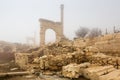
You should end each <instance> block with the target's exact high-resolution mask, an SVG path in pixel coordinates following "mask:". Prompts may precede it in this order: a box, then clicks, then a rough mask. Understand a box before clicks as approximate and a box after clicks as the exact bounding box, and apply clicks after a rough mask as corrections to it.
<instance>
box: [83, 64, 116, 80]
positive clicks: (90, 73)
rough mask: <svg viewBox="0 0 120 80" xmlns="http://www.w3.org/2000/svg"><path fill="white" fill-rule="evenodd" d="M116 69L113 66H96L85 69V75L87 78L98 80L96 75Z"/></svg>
mask: <svg viewBox="0 0 120 80" xmlns="http://www.w3.org/2000/svg"><path fill="white" fill-rule="evenodd" d="M113 70H115V68H113V66H95V67H90V68H87V69H85V70H84V71H83V76H84V77H85V78H87V79H92V80H96V76H95V75H97V76H99V75H102V74H107V73H109V72H111V71H113Z"/></svg>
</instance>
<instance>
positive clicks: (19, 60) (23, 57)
mask: <svg viewBox="0 0 120 80" xmlns="http://www.w3.org/2000/svg"><path fill="white" fill-rule="evenodd" d="M31 57H32V54H30V53H15V63H16V64H17V65H18V66H20V68H25V67H26V65H27V64H28V63H30V62H31V60H32V59H31Z"/></svg>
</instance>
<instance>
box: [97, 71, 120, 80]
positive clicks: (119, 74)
mask: <svg viewBox="0 0 120 80" xmlns="http://www.w3.org/2000/svg"><path fill="white" fill-rule="evenodd" d="M98 80H120V70H115V71H112V72H110V73H108V74H106V75H103V76H100V77H99V79H98Z"/></svg>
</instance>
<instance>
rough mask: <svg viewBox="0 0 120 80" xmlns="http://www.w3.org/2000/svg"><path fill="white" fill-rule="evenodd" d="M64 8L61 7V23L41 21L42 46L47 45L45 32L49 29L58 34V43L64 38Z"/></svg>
mask: <svg viewBox="0 0 120 80" xmlns="http://www.w3.org/2000/svg"><path fill="white" fill-rule="evenodd" d="M63 8H64V6H63V5H61V22H54V21H50V20H46V19H40V20H39V21H40V23H41V25H40V26H41V29H40V45H41V46H42V45H45V31H46V30H47V29H52V30H54V31H55V32H56V41H60V39H61V38H63V37H64V34H63Z"/></svg>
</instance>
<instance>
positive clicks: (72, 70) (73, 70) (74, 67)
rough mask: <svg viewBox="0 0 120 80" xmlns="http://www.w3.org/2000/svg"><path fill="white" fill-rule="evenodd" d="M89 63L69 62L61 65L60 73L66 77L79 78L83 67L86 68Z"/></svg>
mask: <svg viewBox="0 0 120 80" xmlns="http://www.w3.org/2000/svg"><path fill="white" fill-rule="evenodd" d="M89 66H90V63H87V62H86V63H82V64H76V63H71V64H69V65H67V66H63V67H62V75H63V76H64V77H68V78H79V76H81V75H82V73H83V69H85V68H88V67H89Z"/></svg>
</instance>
